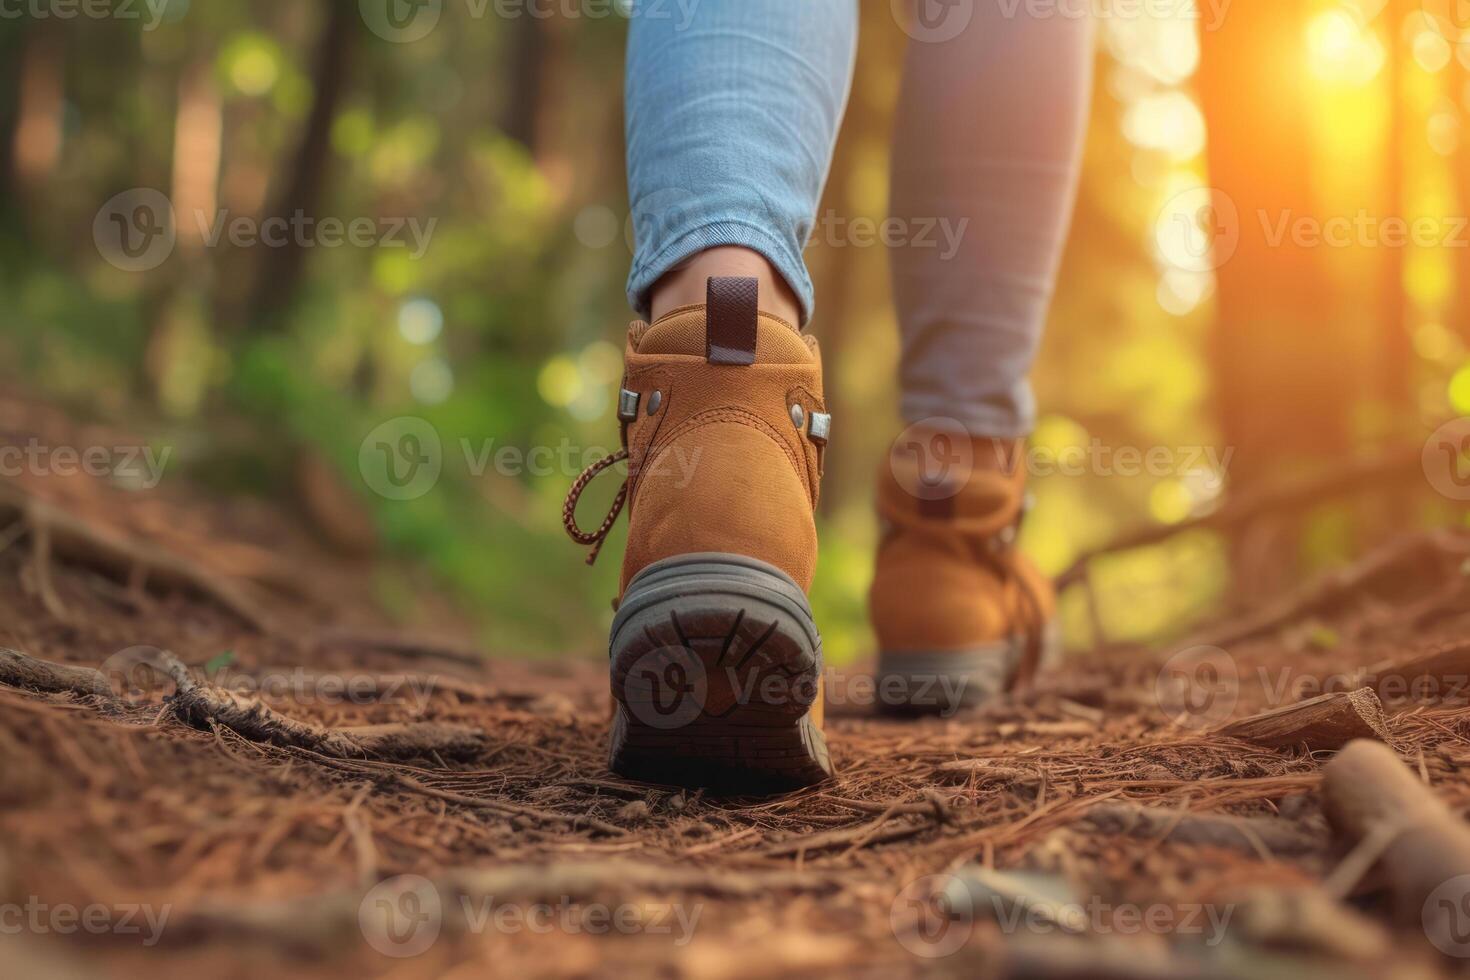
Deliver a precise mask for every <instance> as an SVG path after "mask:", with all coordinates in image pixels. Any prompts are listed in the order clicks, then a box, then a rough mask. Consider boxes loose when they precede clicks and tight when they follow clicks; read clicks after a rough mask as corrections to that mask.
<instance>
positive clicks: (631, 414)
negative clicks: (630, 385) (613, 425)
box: [618, 388, 639, 422]
mask: <svg viewBox="0 0 1470 980" xmlns="http://www.w3.org/2000/svg"><path fill="white" fill-rule="evenodd" d="M638 397H639V396H638V392H636V391H629V390H628V389H627V388H624V389H623V390H622V391H620V392H618V421H619V422H632V421H635V420H636V419H637V418H638Z"/></svg>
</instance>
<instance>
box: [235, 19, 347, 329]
mask: <svg viewBox="0 0 1470 980" xmlns="http://www.w3.org/2000/svg"><path fill="white" fill-rule="evenodd" d="M319 6H320V7H321V8H322V11H323V16H322V27H321V33H320V35H319V37H318V40H317V49H316V56H315V58H314V59H313V62H312V69H311V95H312V102H311V113H310V115H309V116H307V119H306V125H305V126H304V128H303V130H302V134H301V142H300V143H299V144H298V145H297V148H296V155H295V158H294V159H293V161H292V162H291V164H290V166H289V168H288V169H287V171H286V176H285V180H284V181H282V182H281V190H280V193H279V197H278V198H277V200H276V204H275V206H274V207H273V208H272V209H271V211H270V213H271V215H273V216H275V217H276V218H278V219H281V220H284V221H287V222H290V221H291V220H292V217H293V216H294V215H297V214H302V215H308V216H313V217H320V216H321V215H322V210H321V205H322V186H323V183H324V182H325V180H326V177H327V167H328V164H329V162H330V154H331V140H332V123H333V122H334V121H335V120H336V118H337V113H338V111H339V110H340V109H341V104H342V98H343V94H344V93H345V91H346V89H347V82H348V76H349V72H350V70H351V64H352V57H353V51H354V49H355V48H356V47H357V44H358V38H359V36H360V35H361V34H362V27H363V25H362V20H361V17H360V15H359V13H358V9H357V6H356V5H355V4H351V3H342V2H339V0H320V3H319ZM305 261H306V255H305V252H304V249H303V248H302V247H301V245H300V244H299V243H298V242H297V241H296V239H295V236H291V237H290V238H289V240H288V241H287V243H286V245H284V246H283V247H280V248H266V249H262V250H261V261H260V263H259V265H258V267H257V272H256V278H255V287H254V294H253V296H252V298H251V301H250V311H251V321H252V326H253V327H254V328H255V329H261V328H263V327H268V326H270V325H272V324H275V325H277V326H279V325H280V314H281V313H282V311H284V310H285V309H287V307H288V306H289V305H290V302H291V300H292V299H293V298H294V297H295V294H296V288H297V286H298V285H299V284H300V282H301V275H302V266H303V264H304V262H305Z"/></svg>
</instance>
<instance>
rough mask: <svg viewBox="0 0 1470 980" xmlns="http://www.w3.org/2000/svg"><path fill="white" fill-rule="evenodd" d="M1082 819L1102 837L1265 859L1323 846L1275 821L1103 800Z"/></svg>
mask: <svg viewBox="0 0 1470 980" xmlns="http://www.w3.org/2000/svg"><path fill="white" fill-rule="evenodd" d="M1083 819H1084V820H1085V821H1086V822H1087V823H1089V824H1091V825H1092V827H1093V828H1094V829H1096V830H1098V831H1101V832H1103V833H1108V834H1123V835H1127V836H1129V837H1139V838H1144V839H1147V840H1168V841H1172V842H1174V843H1176V844H1201V845H1205V846H1208V847H1221V848H1227V849H1229V850H1233V851H1241V852H1243V853H1246V854H1253V855H1259V856H1264V857H1267V858H1270V857H1276V856H1282V855H1285V856H1297V855H1301V854H1311V853H1313V852H1315V851H1318V850H1321V848H1322V842H1321V841H1318V840H1316V839H1315V838H1313V837H1312V836H1311V835H1309V834H1304V833H1302V832H1301V831H1300V830H1298V829H1297V827H1296V825H1295V824H1293V823H1291V822H1289V821H1286V820H1281V819H1278V818H1275V817H1232V816H1226V815H1224V814H1214V813H1181V812H1180V811H1178V810H1169V809H1165V808H1163V807H1151V806H1140V805H1138V804H1135V803H1112V802H1108V803H1099V804H1097V805H1095V806H1093V807H1092V808H1091V809H1089V810H1088V811H1087V814H1086V816H1085V817H1084V818H1083ZM1262 852H1264V854H1263V853H1262Z"/></svg>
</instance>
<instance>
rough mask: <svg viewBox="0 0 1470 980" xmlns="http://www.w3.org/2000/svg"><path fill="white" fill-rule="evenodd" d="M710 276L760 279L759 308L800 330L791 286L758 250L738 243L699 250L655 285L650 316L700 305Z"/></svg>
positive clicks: (799, 306)
mask: <svg viewBox="0 0 1470 980" xmlns="http://www.w3.org/2000/svg"><path fill="white" fill-rule="evenodd" d="M711 276H748V277H752V278H755V279H758V280H759V281H760V300H759V304H758V306H759V309H760V311H761V312H762V313H769V314H771V315H772V316H776V317H780V318H781V319H782V320H785V321H786V322H787V323H789V324H791V326H792V327H793V328H795V329H798V330H799V329H800V323H801V305H800V304H799V303H798V302H797V299H796V294H795V293H794V292H793V291H792V289H791V286H790V285H789V284H788V283H787V282H786V280H785V279H784V278H783V277H782V276H781V274H780V273H779V272H777V271H776V267H775V266H773V265H771V263H770V262H769V261H768V260H767V259H766V257H765V256H764V255H761V254H760V253H759V252H753V251H751V250H750V249H748V248H740V247H738V246H733V245H732V246H721V247H720V248H712V249H709V250H708V251H705V252H700V253H699V254H698V255H695V256H694V257H693V258H691V259H689V260H688V261H686V262H684V263H683V264H682V265H680V266H679V267H678V268H677V269H674V270H673V271H671V272H669V273H666V274H665V275H664V277H663V278H662V279H660V280H659V281H658V282H657V283H655V284H654V287H653V292H652V294H651V296H650V307H651V310H650V317H651V319H653V320H658V319H659V317H661V316H663V315H664V314H666V313H668V312H669V311H670V310H676V309H678V308H679V307H681V306H698V305H702V304H703V303H704V301H705V295H706V289H707V283H708V281H709V279H710V277H711Z"/></svg>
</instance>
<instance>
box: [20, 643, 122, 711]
mask: <svg viewBox="0 0 1470 980" xmlns="http://www.w3.org/2000/svg"><path fill="white" fill-rule="evenodd" d="M0 684H6V685H9V686H10V687H19V688H24V689H26V690H30V691H45V692H47V693H49V694H81V695H84V696H100V697H104V698H108V699H111V698H112V688H111V686H110V685H109V684H108V683H107V677H106V676H105V675H104V674H103V673H102V672H101V671H99V670H93V669H92V668H91V667H73V666H71V665H69V664H54V663H51V662H50V661H47V660H37V659H36V658H35V657H28V656H26V655H25V654H23V653H18V652H17V651H15V650H7V649H5V648H4V647H0Z"/></svg>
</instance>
